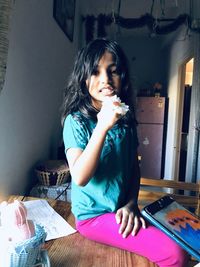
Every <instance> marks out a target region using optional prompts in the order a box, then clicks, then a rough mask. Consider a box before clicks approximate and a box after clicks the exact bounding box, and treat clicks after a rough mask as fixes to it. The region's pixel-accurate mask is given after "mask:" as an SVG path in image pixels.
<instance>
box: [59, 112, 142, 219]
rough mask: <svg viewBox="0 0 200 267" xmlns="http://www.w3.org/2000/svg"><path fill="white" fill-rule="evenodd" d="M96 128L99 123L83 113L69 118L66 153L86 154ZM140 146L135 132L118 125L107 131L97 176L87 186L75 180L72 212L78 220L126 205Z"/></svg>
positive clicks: (65, 127)
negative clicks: (86, 148)
mask: <svg viewBox="0 0 200 267" xmlns="http://www.w3.org/2000/svg"><path fill="white" fill-rule="evenodd" d="M95 126H96V122H94V121H92V120H90V119H87V118H85V117H84V116H83V115H81V113H80V112H76V113H73V114H71V115H68V116H67V118H66V119H65V123H64V129H63V140H64V144H65V151H67V149H69V148H76V147H77V148H80V149H82V150H84V149H85V147H86V146H87V143H88V141H89V139H90V137H91V135H92V132H93V129H94V128H95ZM137 145H138V140H137V134H136V129H132V128H131V127H128V126H125V125H122V124H116V125H114V127H113V128H112V129H111V130H109V131H108V133H107V135H106V139H105V142H104V146H103V149H102V153H101V156H100V161H99V164H98V167H97V169H96V172H95V174H94V176H93V177H92V178H91V179H90V181H89V182H88V184H87V185H85V186H78V185H76V184H75V183H74V182H73V179H72V189H71V190H72V191H71V201H72V212H73V214H74V216H75V217H76V218H77V219H78V220H85V219H89V218H92V217H95V216H98V215H101V214H104V213H108V212H115V211H116V210H117V209H118V208H120V207H121V206H123V205H124V204H126V196H127V192H128V190H129V188H130V185H131V179H132V177H133V175H132V170H131V166H132V165H133V160H134V155H135V150H136V149H137Z"/></svg>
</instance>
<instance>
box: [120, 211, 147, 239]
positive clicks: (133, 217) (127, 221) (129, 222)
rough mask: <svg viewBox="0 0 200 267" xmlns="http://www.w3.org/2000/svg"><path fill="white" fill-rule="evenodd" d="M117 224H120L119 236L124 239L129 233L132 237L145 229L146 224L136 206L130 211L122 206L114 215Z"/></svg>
mask: <svg viewBox="0 0 200 267" xmlns="http://www.w3.org/2000/svg"><path fill="white" fill-rule="evenodd" d="M115 218H116V222H117V224H121V225H120V228H119V234H122V236H123V238H126V237H127V236H128V235H129V234H130V233H131V234H132V235H133V236H134V235H136V234H137V232H138V230H139V229H140V227H141V226H142V228H146V222H145V220H144V218H143V217H142V216H141V214H140V211H139V208H138V206H135V207H134V208H133V209H130V208H129V207H127V206H124V207H122V208H120V209H118V210H117V212H116V215H115Z"/></svg>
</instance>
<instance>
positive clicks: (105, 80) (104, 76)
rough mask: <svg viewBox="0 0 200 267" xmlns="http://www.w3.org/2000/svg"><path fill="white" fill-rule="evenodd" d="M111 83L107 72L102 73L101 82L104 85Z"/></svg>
mask: <svg viewBox="0 0 200 267" xmlns="http://www.w3.org/2000/svg"><path fill="white" fill-rule="evenodd" d="M109 81H110V78H109V75H108V73H107V71H102V72H101V74H100V82H101V83H103V84H107V83H109Z"/></svg>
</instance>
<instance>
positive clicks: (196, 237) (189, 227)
mask: <svg viewBox="0 0 200 267" xmlns="http://www.w3.org/2000/svg"><path fill="white" fill-rule="evenodd" d="M141 213H142V215H143V216H144V217H145V218H146V219H147V220H148V221H149V222H151V223H152V224H153V225H154V226H156V227H158V228H159V229H161V230H162V231H163V232H165V233H166V234H167V235H168V236H169V237H171V238H172V239H173V240H175V241H176V242H177V243H178V244H179V245H180V246H181V247H182V248H183V249H185V250H186V251H187V252H188V253H189V254H191V255H192V256H193V257H194V258H196V259H197V260H198V261H200V218H199V217H197V216H196V215H195V214H194V213H192V212H190V211H189V210H187V209H186V208H184V207H183V206H182V205H180V204H179V203H177V202H176V201H175V200H174V199H173V197H172V196H165V197H163V198H161V199H159V200H157V201H155V202H153V203H151V204H149V205H147V206H145V207H144V209H143V210H142V211H141Z"/></svg>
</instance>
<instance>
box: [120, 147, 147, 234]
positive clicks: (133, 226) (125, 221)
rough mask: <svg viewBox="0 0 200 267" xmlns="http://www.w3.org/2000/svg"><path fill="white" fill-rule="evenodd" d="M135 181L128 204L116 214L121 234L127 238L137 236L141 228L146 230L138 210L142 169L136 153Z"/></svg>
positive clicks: (134, 163)
mask: <svg viewBox="0 0 200 267" xmlns="http://www.w3.org/2000/svg"><path fill="white" fill-rule="evenodd" d="M132 171H133V179H132V185H130V191H129V194H128V200H127V204H126V205H125V206H123V207H122V208H120V209H118V210H117V212H116V222H117V223H118V224H120V228H119V233H120V234H122V236H123V237H124V238H126V237H127V236H128V235H129V234H130V233H131V234H132V235H136V233H137V232H138V230H139V228H140V227H141V226H142V227H143V228H146V223H145V220H144V219H143V217H142V216H141V214H140V210H139V208H138V194H139V189H140V169H139V163H138V155H137V152H135V156H134V162H133V168H132Z"/></svg>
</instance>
